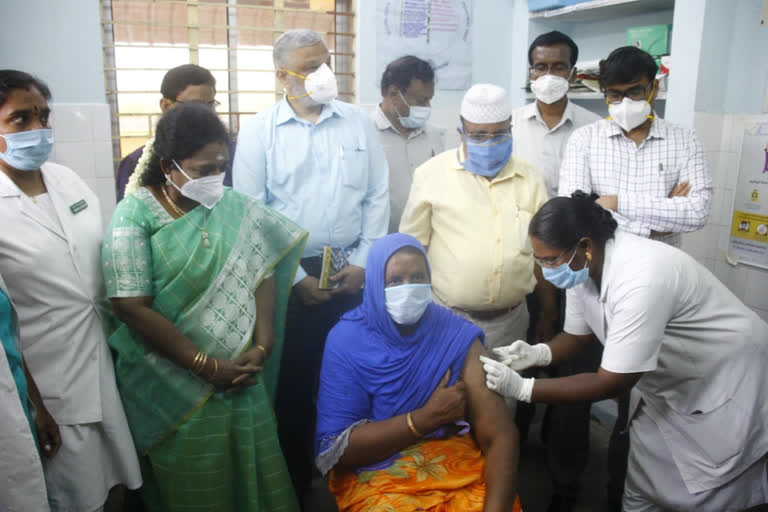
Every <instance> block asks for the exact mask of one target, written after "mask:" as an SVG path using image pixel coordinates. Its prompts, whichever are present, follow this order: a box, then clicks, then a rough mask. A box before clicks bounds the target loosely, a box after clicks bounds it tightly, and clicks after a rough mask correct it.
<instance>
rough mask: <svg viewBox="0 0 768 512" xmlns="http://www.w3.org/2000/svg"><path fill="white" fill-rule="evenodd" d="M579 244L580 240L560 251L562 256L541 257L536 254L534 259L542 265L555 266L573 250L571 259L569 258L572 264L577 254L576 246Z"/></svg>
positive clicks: (569, 262)
mask: <svg viewBox="0 0 768 512" xmlns="http://www.w3.org/2000/svg"><path fill="white" fill-rule="evenodd" d="M577 245H578V242H577V243H576V244H575V245H574V246H573V247H571V248H569V249H566V250H564V251H563V252H561V253H560V256H558V257H557V258H539V257H538V256H536V255H535V254H534V255H533V261H535V262H536V263H538V265H539V266H540V267H554V266H555V264H556V263H557V262H558V261H560V259H561V258H562V257H563V256H565V255H566V254H568V252H569V251H573V254H572V255H571V259H570V260H568V264H569V265H570V264H571V261H573V257H574V256H576V246H577Z"/></svg>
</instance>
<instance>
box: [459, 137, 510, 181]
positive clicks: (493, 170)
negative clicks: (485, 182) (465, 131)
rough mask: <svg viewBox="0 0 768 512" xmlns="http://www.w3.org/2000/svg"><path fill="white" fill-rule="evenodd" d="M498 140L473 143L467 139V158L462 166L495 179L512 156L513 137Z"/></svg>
mask: <svg viewBox="0 0 768 512" xmlns="http://www.w3.org/2000/svg"><path fill="white" fill-rule="evenodd" d="M498 139H499V140H496V139H491V140H489V141H488V142H472V141H470V140H468V139H466V138H465V140H466V144H467V158H466V160H464V161H463V162H461V165H462V166H463V167H464V168H465V169H466V170H468V171H469V172H472V173H474V174H478V175H480V176H484V177H486V178H493V177H494V176H496V175H497V174H499V171H501V170H502V169H503V168H504V166H505V165H507V162H509V158H510V157H511V156H512V137H511V136H502V137H498ZM457 151H458V150H457Z"/></svg>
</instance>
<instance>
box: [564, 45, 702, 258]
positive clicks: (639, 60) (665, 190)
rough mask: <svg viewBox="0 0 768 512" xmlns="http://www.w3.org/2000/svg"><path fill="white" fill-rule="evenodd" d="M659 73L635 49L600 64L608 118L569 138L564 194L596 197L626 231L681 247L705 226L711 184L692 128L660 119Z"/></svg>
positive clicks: (648, 58)
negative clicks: (684, 237)
mask: <svg viewBox="0 0 768 512" xmlns="http://www.w3.org/2000/svg"><path fill="white" fill-rule="evenodd" d="M657 71H658V66H656V63H655V62H654V61H653V59H652V58H651V56H650V55H648V54H647V53H646V52H644V51H643V50H640V49H639V48H635V47H634V46H625V47H623V48H618V49H616V50H614V51H613V52H611V54H610V55H609V56H608V58H607V59H605V60H603V61H601V62H600V88H601V89H602V91H603V93H604V95H605V101H606V103H607V104H608V113H609V114H610V116H609V117H608V119H605V120H600V121H597V122H595V123H592V124H590V125H587V126H584V127H583V128H580V129H578V130H576V131H575V132H574V133H573V135H571V138H570V139H569V140H568V145H567V147H566V150H565V158H564V159H563V164H562V167H561V168H560V185H559V190H558V194H559V195H561V196H563V195H564V196H570V195H571V193H572V192H574V191H575V190H578V189H581V190H583V191H584V192H587V193H590V192H594V193H596V194H598V195H599V196H600V198H599V199H598V200H597V202H598V203H599V204H600V205H602V206H603V207H604V208H607V209H609V210H611V211H612V212H613V216H614V218H615V219H616V220H617V222H618V223H619V227H620V228H622V229H623V230H625V231H629V232H631V233H634V234H636V235H640V236H650V237H651V238H653V239H657V240H661V241H663V242H666V243H668V244H670V245H674V246H678V247H679V246H680V240H681V233H685V232H690V231H696V230H697V229H701V228H702V227H704V225H705V224H706V223H707V219H708V218H709V201H710V197H711V194H712V181H711V179H710V177H709V172H708V171H707V162H706V160H705V158H704V148H703V147H702V145H701V141H700V140H699V138H698V137H697V136H696V134H695V133H694V132H693V130H688V129H686V128H683V127H682V126H678V125H676V124H673V123H670V122H668V121H665V120H663V119H660V118H657V117H655V113H654V111H653V104H654V100H655V99H656V95H657V93H658V81H657V80H656V79H655V77H656V72H657Z"/></svg>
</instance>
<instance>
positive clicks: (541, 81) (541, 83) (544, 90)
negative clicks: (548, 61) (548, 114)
mask: <svg viewBox="0 0 768 512" xmlns="http://www.w3.org/2000/svg"><path fill="white" fill-rule="evenodd" d="M569 87H570V84H569V83H568V80H566V79H565V78H563V77H561V76H555V75H549V74H547V75H544V76H540V77H539V78H537V79H536V80H534V81H533V82H531V91H533V95H534V96H536V99H537V100H539V101H540V102H542V103H546V104H547V105H550V104H552V103H554V102H556V101H557V100H559V99H560V98H562V97H563V96H565V94H566V93H567V92H568V88H569Z"/></svg>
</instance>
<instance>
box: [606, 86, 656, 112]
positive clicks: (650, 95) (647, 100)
mask: <svg viewBox="0 0 768 512" xmlns="http://www.w3.org/2000/svg"><path fill="white" fill-rule="evenodd" d="M655 90H656V80H654V81H653V87H651V92H650V94H648V98H646V100H645V102H646V103H650V102H651V97H652V96H653V93H654V91H655ZM605 104H606V105H608V106H610V105H611V104H610V103H608V98H606V99H605ZM651 112H653V110H651ZM645 117H646V118H647V119H650V120H652V121H653V120H655V119H656V116H654V115H653V113H651V114H650V115H647V116H645ZM605 119H606V120H607V121H612V120H613V118H612V117H611V116H608V117H606V118H605Z"/></svg>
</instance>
